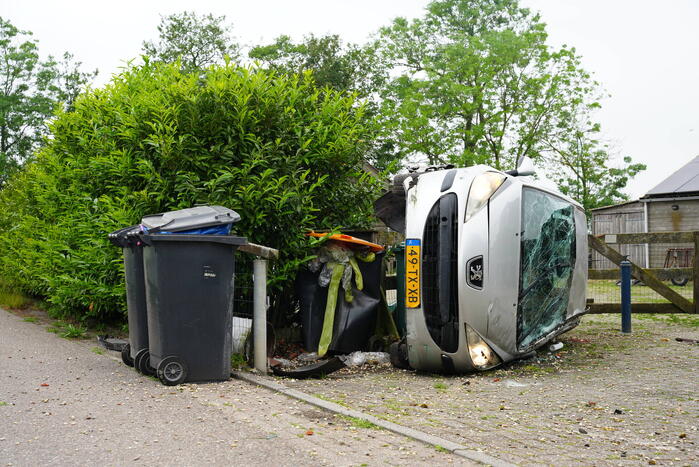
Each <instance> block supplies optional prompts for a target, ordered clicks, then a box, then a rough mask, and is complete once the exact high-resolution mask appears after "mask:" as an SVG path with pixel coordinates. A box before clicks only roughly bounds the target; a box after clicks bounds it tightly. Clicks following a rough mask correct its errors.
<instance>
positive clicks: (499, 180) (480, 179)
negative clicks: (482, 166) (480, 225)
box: [464, 172, 507, 222]
mask: <svg viewBox="0 0 699 467" xmlns="http://www.w3.org/2000/svg"><path fill="white" fill-rule="evenodd" d="M506 178H507V177H505V176H504V175H503V174H500V173H497V172H485V173H482V174H480V175H478V176H477V177H476V178H474V179H473V182H471V189H470V190H469V191H468V202H467V203H466V217H465V218H464V222H466V221H467V220H469V219H470V218H471V217H473V215H474V214H476V213H477V212H478V211H480V210H481V208H482V207H483V206H485V205H486V203H487V202H488V200H489V199H490V197H491V196H493V193H495V192H496V191H497V189H498V188H500V185H502V184H503V182H504V181H505V179H506Z"/></svg>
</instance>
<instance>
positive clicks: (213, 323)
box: [140, 206, 247, 385]
mask: <svg viewBox="0 0 699 467" xmlns="http://www.w3.org/2000/svg"><path fill="white" fill-rule="evenodd" d="M239 219H240V217H239V216H238V214H237V213H235V212H234V211H231V210H230V209H226V208H223V207H221V206H200V207H196V208H191V209H185V210H182V211H175V212H171V213H165V214H159V215H154V216H147V217H144V218H143V219H142V221H141V224H142V226H143V227H144V228H143V232H142V233H141V235H140V238H141V240H142V241H143V243H144V244H145V247H144V252H143V263H144V272H145V280H146V302H147V305H148V339H149V363H150V365H151V366H152V367H153V368H155V369H156V373H157V375H158V378H159V379H160V381H161V382H162V383H163V384H166V385H175V384H180V383H183V382H190V381H222V380H227V379H228V378H229V377H230V372H231V360H230V358H231V320H232V312H233V279H234V272H235V251H236V249H237V248H238V247H239V246H241V245H244V244H246V243H247V242H246V239H245V238H243V237H236V236H233V235H230V234H226V231H228V232H230V228H231V224H232V223H233V222H236V221H237V220H239Z"/></svg>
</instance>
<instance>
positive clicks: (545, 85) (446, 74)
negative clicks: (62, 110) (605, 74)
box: [377, 0, 594, 169]
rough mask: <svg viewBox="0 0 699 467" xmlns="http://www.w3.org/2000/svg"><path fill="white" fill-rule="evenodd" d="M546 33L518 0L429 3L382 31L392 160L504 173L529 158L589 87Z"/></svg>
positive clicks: (574, 59) (571, 56) (575, 61)
mask: <svg viewBox="0 0 699 467" xmlns="http://www.w3.org/2000/svg"><path fill="white" fill-rule="evenodd" d="M546 37H547V36H546V32H545V27H544V24H543V23H542V22H541V21H540V18H539V16H538V15H535V14H532V13H531V12H530V11H529V10H528V9H526V8H521V7H520V6H519V5H518V2H517V0H437V1H433V2H431V3H430V4H429V5H428V6H427V12H426V14H425V16H424V17H423V18H417V19H414V20H412V21H408V20H406V19H404V18H397V19H395V20H394V22H393V24H392V25H390V26H388V27H385V28H383V29H382V30H381V32H380V37H379V40H378V41H377V48H378V51H379V54H380V55H381V57H382V60H384V61H385V63H386V69H389V70H391V71H390V73H389V77H390V79H389V80H388V82H387V86H386V87H385V88H384V89H383V90H382V98H383V100H382V113H383V117H384V119H383V124H384V127H385V131H386V134H387V137H389V138H391V139H393V141H395V144H396V148H397V149H398V154H399V156H400V157H405V156H407V155H412V154H418V155H421V156H423V157H426V158H427V159H429V162H430V163H432V164H436V163H444V162H449V163H454V164H457V165H461V166H466V165H472V164H478V163H487V164H490V165H492V166H494V167H496V168H503V169H504V168H512V167H514V162H515V161H516V160H517V158H518V157H522V156H530V157H533V158H537V157H538V156H539V154H540V151H541V140H542V137H543V136H544V135H546V134H547V133H548V132H549V131H550V128H551V126H552V125H555V123H556V122H557V121H558V119H559V118H560V112H561V110H562V109H565V108H566V107H567V106H568V105H569V104H570V103H573V102H576V101H578V100H581V99H584V98H585V97H586V96H587V95H588V94H589V92H590V91H591V90H592V88H593V87H594V83H592V82H590V79H589V76H588V74H587V73H585V71H584V70H582V68H581V67H580V59H579V57H578V56H577V55H576V54H575V51H574V50H573V49H569V48H566V47H563V48H561V49H559V50H554V49H552V48H550V47H549V46H547V45H546V43H545V41H546Z"/></svg>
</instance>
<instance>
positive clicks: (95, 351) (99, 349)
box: [90, 347, 104, 355]
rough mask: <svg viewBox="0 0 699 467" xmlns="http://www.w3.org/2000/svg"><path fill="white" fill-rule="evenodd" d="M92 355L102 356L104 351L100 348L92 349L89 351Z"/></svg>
mask: <svg viewBox="0 0 699 467" xmlns="http://www.w3.org/2000/svg"><path fill="white" fill-rule="evenodd" d="M90 350H91V351H92V353H96V354H97V355H104V349H102V348H101V347H93V348H91V349H90Z"/></svg>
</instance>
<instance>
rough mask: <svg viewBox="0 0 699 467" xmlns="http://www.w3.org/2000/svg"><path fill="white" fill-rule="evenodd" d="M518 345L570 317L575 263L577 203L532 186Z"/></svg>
mask: <svg viewBox="0 0 699 467" xmlns="http://www.w3.org/2000/svg"><path fill="white" fill-rule="evenodd" d="M521 235H522V237H521V255H520V258H521V260H520V279H519V304H518V308H517V347H518V348H519V349H520V350H522V349H525V348H527V347H528V346H530V345H532V344H534V343H535V342H536V341H537V340H539V339H540V338H542V337H544V336H545V335H547V334H548V333H550V332H551V331H553V330H554V329H556V327H558V326H559V325H561V324H562V323H563V322H564V321H565V319H566V309H567V306H568V296H569V292H570V285H571V280H572V277H573V268H574V266H575V219H574V211H573V206H572V205H571V204H570V203H568V202H566V201H564V200H562V199H561V198H558V197H556V196H553V195H551V194H548V193H545V192H543V191H539V190H536V189H531V188H524V189H523V192H522V233H521Z"/></svg>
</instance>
